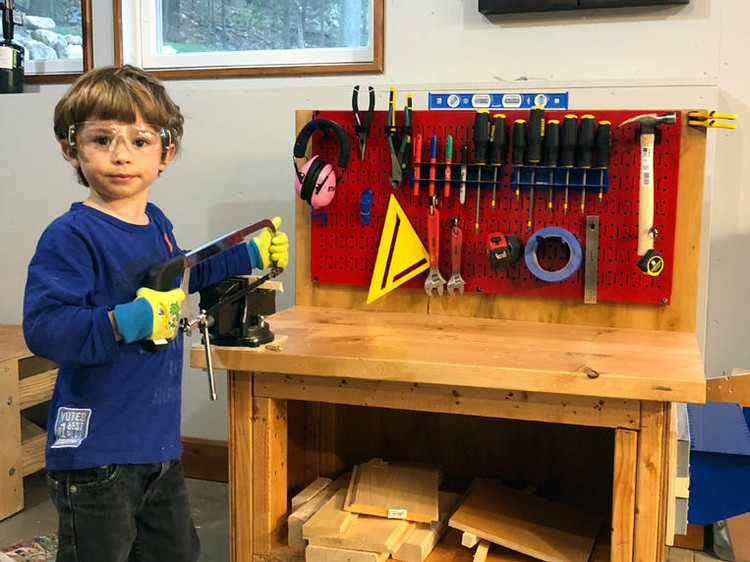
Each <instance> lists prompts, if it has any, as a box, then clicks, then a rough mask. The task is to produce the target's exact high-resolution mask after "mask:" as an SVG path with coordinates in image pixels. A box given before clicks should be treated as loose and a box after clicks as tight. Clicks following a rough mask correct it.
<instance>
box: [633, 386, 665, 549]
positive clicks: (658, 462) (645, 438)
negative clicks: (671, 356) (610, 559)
mask: <svg viewBox="0 0 750 562" xmlns="http://www.w3.org/2000/svg"><path fill="white" fill-rule="evenodd" d="M665 421H666V420H665V404H664V403H663V402H647V401H643V402H641V429H640V431H639V433H638V474H637V477H636V479H637V484H636V500H635V501H636V504H635V505H636V511H635V547H634V551H633V557H634V560H635V562H661V561H663V560H664V553H665V550H666V549H665V545H664V522H663V519H664V517H665V516H666V514H665V505H666V504H665V502H664V474H665V470H664V457H665V450H664V441H665V439H664V434H665Z"/></svg>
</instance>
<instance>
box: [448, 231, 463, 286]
mask: <svg viewBox="0 0 750 562" xmlns="http://www.w3.org/2000/svg"><path fill="white" fill-rule="evenodd" d="M462 238H463V237H462V235H461V229H460V228H458V221H456V222H454V223H453V228H451V269H452V270H453V272H452V273H451V278H450V279H448V285H447V288H448V294H449V295H450V296H452V297H453V296H455V294H456V291H458V294H459V295H463V294H464V285H465V284H466V283H465V282H464V280H463V279H462V278H461V250H462V248H461V242H462Z"/></svg>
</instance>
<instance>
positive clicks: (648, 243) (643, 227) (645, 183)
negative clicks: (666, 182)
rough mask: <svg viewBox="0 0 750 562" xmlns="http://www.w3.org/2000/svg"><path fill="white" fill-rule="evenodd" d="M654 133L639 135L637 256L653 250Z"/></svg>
mask: <svg viewBox="0 0 750 562" xmlns="http://www.w3.org/2000/svg"><path fill="white" fill-rule="evenodd" d="M653 228H654V133H641V176H640V193H639V204H638V255H639V256H642V255H645V253H646V252H648V251H649V250H652V249H653V248H654V234H653Z"/></svg>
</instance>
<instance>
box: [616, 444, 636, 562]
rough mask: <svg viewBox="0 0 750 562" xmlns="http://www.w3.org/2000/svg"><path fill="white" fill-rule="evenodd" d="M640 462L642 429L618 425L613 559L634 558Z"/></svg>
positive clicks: (617, 561) (626, 559) (622, 561)
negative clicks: (639, 439) (639, 436)
mask: <svg viewBox="0 0 750 562" xmlns="http://www.w3.org/2000/svg"><path fill="white" fill-rule="evenodd" d="M637 462H638V433H637V432H635V431H629V430H626V429H616V430H615V459H614V477H613V483H612V533H611V542H612V547H611V562H631V561H632V560H633V529H634V527H635V490H636V468H637Z"/></svg>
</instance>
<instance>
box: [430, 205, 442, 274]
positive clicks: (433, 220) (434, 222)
mask: <svg viewBox="0 0 750 562" xmlns="http://www.w3.org/2000/svg"><path fill="white" fill-rule="evenodd" d="M427 252H428V253H429V254H430V267H437V266H438V260H439V259H440V213H438V210H437V208H435V207H433V209H432V211H431V212H430V214H429V215H427Z"/></svg>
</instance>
